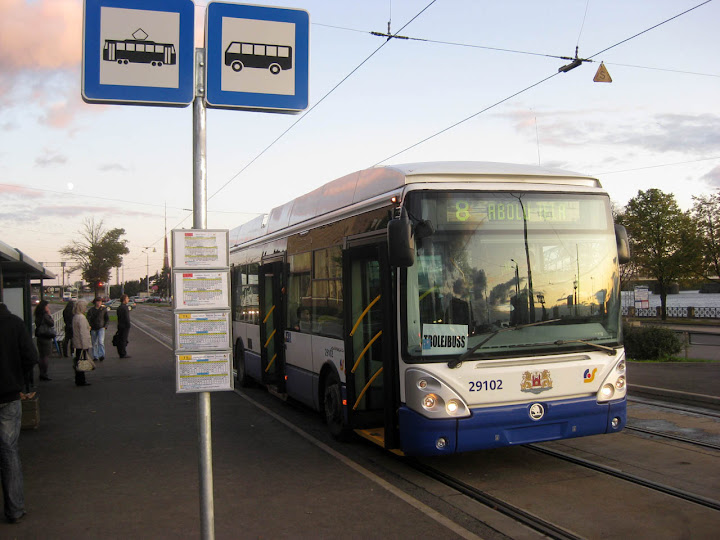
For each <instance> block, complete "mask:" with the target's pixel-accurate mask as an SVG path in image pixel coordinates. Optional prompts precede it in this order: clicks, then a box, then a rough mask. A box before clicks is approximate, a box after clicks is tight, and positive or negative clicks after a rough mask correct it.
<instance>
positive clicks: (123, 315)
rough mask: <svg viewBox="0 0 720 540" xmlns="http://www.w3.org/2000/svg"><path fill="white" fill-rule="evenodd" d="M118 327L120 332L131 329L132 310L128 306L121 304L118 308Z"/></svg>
mask: <svg viewBox="0 0 720 540" xmlns="http://www.w3.org/2000/svg"><path fill="white" fill-rule="evenodd" d="M117 327H118V330H123V329H125V328H130V309H128V305H127V304H120V306H119V307H118V308H117Z"/></svg>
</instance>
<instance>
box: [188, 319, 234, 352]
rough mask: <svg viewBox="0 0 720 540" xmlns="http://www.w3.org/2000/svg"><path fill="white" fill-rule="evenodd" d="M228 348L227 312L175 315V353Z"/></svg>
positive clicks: (228, 326)
mask: <svg viewBox="0 0 720 540" xmlns="http://www.w3.org/2000/svg"><path fill="white" fill-rule="evenodd" d="M229 348H230V312H229V311H204V312H201V313H176V314H175V350H176V351H209V350H224V349H229Z"/></svg>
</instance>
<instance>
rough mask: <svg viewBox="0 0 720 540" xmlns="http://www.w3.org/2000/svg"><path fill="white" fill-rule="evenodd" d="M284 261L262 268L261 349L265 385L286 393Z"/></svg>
mask: <svg viewBox="0 0 720 540" xmlns="http://www.w3.org/2000/svg"><path fill="white" fill-rule="evenodd" d="M282 276H283V263H282V261H277V262H272V263H268V264H263V265H262V266H261V267H260V291H259V292H260V346H261V348H262V354H261V364H260V365H261V368H262V382H263V383H265V384H268V385H272V386H275V388H276V390H277V391H278V392H284V391H285V379H284V373H285V354H284V353H285V350H284V346H283V345H284V344H283V335H284V326H283V313H285V308H284V306H283V305H282V303H283V299H284V297H283V294H282V287H283V283H282V281H283V280H282Z"/></svg>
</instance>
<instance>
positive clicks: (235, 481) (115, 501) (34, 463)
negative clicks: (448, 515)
mask: <svg viewBox="0 0 720 540" xmlns="http://www.w3.org/2000/svg"><path fill="white" fill-rule="evenodd" d="M113 333H114V328H113V327H112V326H111V328H110V329H109V330H108V332H107V336H112V335H113ZM130 339H131V342H130V345H129V347H128V352H129V354H131V355H132V358H130V359H127V360H121V359H119V358H118V357H117V352H116V351H115V349H113V348H110V347H108V349H107V356H106V359H105V361H104V362H102V363H99V366H98V369H97V370H96V371H94V372H91V373H89V374H88V375H87V380H88V382H90V383H91V385H92V386H88V387H76V386H74V383H73V372H72V367H71V361H70V359H69V358H57V357H56V356H53V357H52V358H51V364H50V376H51V377H52V379H53V380H52V381H50V382H43V383H41V384H40V386H39V390H38V395H39V396H40V427H39V429H37V430H34V431H33V430H25V431H23V432H22V434H21V437H20V446H21V457H22V462H23V469H24V474H25V498H26V506H27V512H28V514H27V516H26V517H25V518H24V519H23V520H22V522H20V523H19V524H16V525H10V524H7V523H5V522H2V523H0V538H2V539H5V538H19V539H35V538H53V539H65V538H67V539H84V538H93V539H95V538H103V539H107V538H123V539H125V538H134V539H144V538H152V539H157V538H193V539H196V538H200V517H199V516H200V510H199V508H200V502H199V487H198V429H197V421H196V417H197V396H196V395H195V394H176V393H175V384H174V374H175V371H174V366H173V356H172V353H171V351H170V350H168V349H167V348H166V347H164V346H162V345H160V344H159V343H158V342H156V341H154V340H152V339H151V338H149V337H148V336H147V335H145V334H144V333H142V332H140V331H139V330H138V329H137V328H134V329H133V330H132V331H131V335H130ZM106 341H107V343H108V345H109V343H110V337H108V338H107V339H106ZM308 414H312V413H308ZM212 418H213V468H214V500H215V534H216V537H217V538H219V539H221V538H228V539H229V538H340V537H343V538H371V537H379V536H382V537H387V538H420V537H426V538H428V537H442V538H454V537H455V535H454V534H453V533H452V532H451V531H450V530H448V529H447V528H445V527H444V526H442V525H440V524H439V523H438V522H437V521H435V520H433V519H431V518H429V517H428V516H427V515H426V514H425V513H423V512H421V511H420V510H418V509H416V508H414V507H413V506H411V505H410V504H407V503H406V502H403V501H402V500H400V499H399V498H397V497H396V496H395V495H393V494H391V493H390V492H389V491H387V490H385V489H383V488H382V487H380V486H379V485H378V484H377V483H375V482H373V481H371V480H370V479H368V478H367V477H365V476H363V475H361V474H360V473H358V472H356V471H355V470H353V469H351V468H349V467H348V466H346V465H344V464H343V463H342V462H340V461H339V460H337V459H336V458H334V457H332V456H331V455H329V454H328V453H326V452H325V451H323V450H322V449H321V448H319V447H317V446H315V445H313V444H312V443H310V442H309V441H307V440H305V439H303V438H302V437H300V436H299V435H298V434H296V433H294V432H293V431H291V430H289V429H288V428H287V427H285V426H284V425H282V424H281V423H279V422H278V421H277V420H275V419H273V418H272V417H270V416H268V415H267V414H266V413H264V412H262V411H260V410H259V409H258V408H257V407H254V406H253V405H252V404H250V403H249V402H248V401H247V400H245V399H243V398H241V397H240V396H238V395H236V394H235V393H233V392H216V393H213V394H212Z"/></svg>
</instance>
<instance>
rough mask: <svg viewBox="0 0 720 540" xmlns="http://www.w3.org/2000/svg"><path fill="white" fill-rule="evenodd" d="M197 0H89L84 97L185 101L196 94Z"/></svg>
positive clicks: (134, 102)
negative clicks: (195, 28) (195, 29)
mask: <svg viewBox="0 0 720 540" xmlns="http://www.w3.org/2000/svg"><path fill="white" fill-rule="evenodd" d="M194 16H195V4H194V3H193V2H192V0H85V13H84V20H83V49H82V50H83V61H82V97H83V99H84V100H85V101H86V102H89V103H119V104H130V105H168V106H172V105H174V106H186V105H189V104H190V103H192V101H193V99H194V97H195V77H194V72H195V70H194V68H195V43H194V41H195V32H194Z"/></svg>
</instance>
